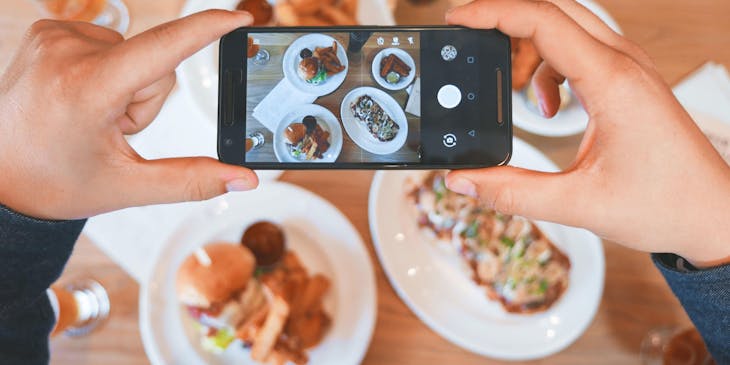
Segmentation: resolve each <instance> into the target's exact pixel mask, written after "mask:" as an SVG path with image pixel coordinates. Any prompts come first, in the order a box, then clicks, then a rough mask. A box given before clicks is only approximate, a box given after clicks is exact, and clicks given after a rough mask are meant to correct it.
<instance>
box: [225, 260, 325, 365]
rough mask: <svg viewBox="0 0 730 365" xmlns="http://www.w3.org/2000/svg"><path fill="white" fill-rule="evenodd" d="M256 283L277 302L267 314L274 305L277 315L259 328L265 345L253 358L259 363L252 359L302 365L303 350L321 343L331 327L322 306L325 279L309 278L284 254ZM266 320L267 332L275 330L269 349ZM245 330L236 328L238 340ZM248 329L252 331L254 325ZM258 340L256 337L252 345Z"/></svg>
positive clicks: (269, 314) (303, 358)
mask: <svg viewBox="0 0 730 365" xmlns="http://www.w3.org/2000/svg"><path fill="white" fill-rule="evenodd" d="M260 280H261V283H262V284H263V286H264V287H265V288H266V290H267V292H268V293H269V295H270V296H271V297H274V298H278V299H276V300H279V301H281V302H280V303H278V304H275V303H276V300H275V301H274V302H272V304H271V308H270V311H271V310H273V306H274V305H276V306H278V308H275V310H276V311H277V313H278V314H271V312H269V313H268V314H267V315H266V323H265V324H264V325H263V326H261V325H259V328H260V329H259V330H258V332H259V333H261V332H264V331H267V332H265V333H264V334H263V335H261V336H266V337H263V338H264V340H265V341H266V342H264V344H263V345H265V347H261V348H260V349H259V350H258V351H259V352H258V353H257V355H256V356H263V358H261V359H263V360H258V358H254V359H255V360H257V361H265V362H266V363H267V364H285V363H287V362H292V363H295V364H306V363H307V361H308V356H307V354H306V352H305V350H306V349H308V348H311V347H313V346H316V345H317V344H318V343H319V342H321V341H322V339H323V338H324V336H325V335H326V334H327V331H328V330H329V328H330V326H331V323H332V319H331V317H330V316H329V315H328V314H327V312H325V310H324V306H323V303H322V300H323V299H324V296H325V295H326V294H327V292H328V291H329V288H330V285H331V284H330V281H329V279H328V278H326V277H325V276H323V275H320V274H317V275H313V276H310V275H309V274H308V273H307V270H306V269H305V268H304V266H303V265H302V263H301V261H299V258H298V257H297V256H296V255H295V254H294V253H292V252H287V254H286V255H285V256H284V258H283V259H282V261H281V262H280V263H279V266H278V267H277V268H276V269H275V270H273V271H271V272H269V273H267V274H265V275H263V276H262V277H261V279H260ZM284 305H286V308H288V309H287V311H286V313H287V315H286V318H285V325H284V326H283V327H282V328H279V327H278V325H279V324H280V323H281V321H280V319H281V313H284V312H285V311H284ZM269 318H271V322H272V324H271V325H270V328H272V329H279V332H277V336H276V338H275V341H274V344H273V345H270V344H271V336H272V334H273V330H268V329H266V327H267V324H268V323H269ZM275 325H276V326H275ZM246 326H247V325H246V324H244V326H242V327H241V328H239V330H238V332H237V333H238V334H239V338H242V337H240V336H241V335H248V331H249V330H248V329H247V328H246ZM248 326H249V327H251V328H256V323H255V322H254V323H252V324H249V325H248ZM242 339H243V338H242ZM258 340H259V339H258V337H257V338H256V339H255V341H256V342H257V341H258ZM256 342H254V346H255V343H256ZM263 345H262V346H263ZM270 346H272V347H270ZM264 350H268V352H267V351H264Z"/></svg>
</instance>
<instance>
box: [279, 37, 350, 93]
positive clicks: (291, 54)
mask: <svg viewBox="0 0 730 365" xmlns="http://www.w3.org/2000/svg"><path fill="white" fill-rule="evenodd" d="M332 42H336V43H337V58H339V59H340V63H341V64H342V66H345V70H344V71H342V72H340V73H336V74H334V75H332V76H327V79H326V80H325V81H324V82H323V83H321V84H319V85H313V84H310V83H308V82H306V81H304V80H303V79H302V78H301V77H299V72H298V71H297V70H298V69H299V63H300V62H301V61H302V58H301V57H299V53H300V52H301V51H302V50H303V49H304V48H309V50H310V51H312V52H314V49H315V48H317V47H320V48H324V47H331V46H332ZM281 63H282V67H283V70H284V77H286V79H287V80H289V83H290V84H292V86H294V87H295V88H297V90H299V91H301V92H303V93H307V94H313V95H317V96H322V95H327V94H331V93H332V92H334V91H335V90H337V88H338V87H340V85H342V83H343V82H344V81H345V77H346V76H347V71H349V70H350V67H349V65H348V63H347V53H346V52H345V48H344V47H342V44H341V43H340V42H338V41H336V40H335V39H334V38H332V37H330V36H328V35H324V34H307V35H303V36H301V37H299V38H297V39H296V40H295V41H294V42H292V44H290V45H289V48H287V49H286V52H284V57H283V60H282V62H281Z"/></svg>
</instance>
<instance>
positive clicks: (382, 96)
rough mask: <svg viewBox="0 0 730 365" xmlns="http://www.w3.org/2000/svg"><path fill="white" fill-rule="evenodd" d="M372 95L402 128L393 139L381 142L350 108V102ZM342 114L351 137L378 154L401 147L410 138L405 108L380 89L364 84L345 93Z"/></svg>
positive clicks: (394, 150) (384, 153) (385, 153)
mask: <svg viewBox="0 0 730 365" xmlns="http://www.w3.org/2000/svg"><path fill="white" fill-rule="evenodd" d="M365 94H367V95H370V97H371V98H373V100H375V102H377V103H378V104H379V105H380V106H381V107H382V108H383V110H385V112H386V113H387V114H388V115H390V117H391V118H393V120H394V121H395V122H396V123H397V124H398V126H399V127H400V130H399V131H398V134H397V135H396V136H395V138H393V139H392V140H390V141H388V142H381V141H380V140H378V139H377V138H375V137H373V135H372V134H370V131H369V130H368V128H367V126H366V125H365V123H363V122H361V121H360V120H359V119H357V118H355V115H354V114H353V113H352V110H351V109H350V104H352V103H353V102H354V101H356V100H357V99H358V98H359V97H360V96H362V95H365ZM340 116H341V117H342V125H344V126H345V131H346V132H347V134H348V135H349V136H350V138H351V139H352V140H353V141H354V142H355V143H356V144H357V145H358V146H360V148H362V149H364V150H366V151H368V152H372V153H375V154H378V155H387V154H390V153H394V152H396V151H398V150H399V149H401V147H403V145H404V144H405V143H406V139H407V138H408V119H407V118H406V113H405V112H404V111H403V108H401V106H400V105H399V104H398V102H397V101H395V99H393V97H392V96H390V95H388V94H386V93H385V92H384V91H382V90H380V89H376V88H374V87H369V86H364V87H359V88H357V89H354V90H352V91H350V92H349V93H347V95H345V98H344V99H343V100H342V105H341V106H340Z"/></svg>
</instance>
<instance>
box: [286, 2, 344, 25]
mask: <svg viewBox="0 0 730 365" xmlns="http://www.w3.org/2000/svg"><path fill="white" fill-rule="evenodd" d="M357 2H358V0H280V1H278V2H277V3H276V5H274V13H275V14H276V19H277V23H278V24H279V25H282V26H308V27H314V26H333V25H357V24H358V22H357V19H356V17H357Z"/></svg>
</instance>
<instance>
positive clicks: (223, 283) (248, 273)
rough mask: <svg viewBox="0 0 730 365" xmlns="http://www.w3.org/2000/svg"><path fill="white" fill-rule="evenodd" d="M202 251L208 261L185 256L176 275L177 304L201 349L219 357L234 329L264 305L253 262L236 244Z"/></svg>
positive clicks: (229, 342) (230, 340) (220, 244)
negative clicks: (196, 332) (190, 323)
mask: <svg viewBox="0 0 730 365" xmlns="http://www.w3.org/2000/svg"><path fill="white" fill-rule="evenodd" d="M202 250H204V251H205V254H206V256H207V258H209V260H201V259H200V258H199V257H198V256H196V255H194V254H193V255H190V256H188V257H187V258H186V259H185V261H183V263H182V265H181V266H180V269H179V270H178V273H177V281H176V289H177V296H178V300H179V301H180V303H181V304H182V305H183V306H185V308H186V309H187V311H188V313H189V314H190V316H191V317H192V318H193V319H195V323H196V324H195V326H196V328H197V329H198V330H199V332H200V334H201V344H202V347H203V348H204V349H206V350H207V351H210V352H213V353H220V352H223V350H225V349H226V348H227V347H228V345H230V344H231V342H233V341H234V340H235V338H236V337H235V333H236V328H237V327H238V325H239V324H240V323H241V322H243V321H244V320H245V319H246V318H247V317H250V316H251V315H253V314H254V313H256V312H257V311H258V310H259V309H261V308H262V307H263V306H265V305H266V298H265V296H264V293H263V290H262V288H261V285H260V284H259V282H258V281H257V280H256V279H255V278H254V277H253V274H254V270H255V268H256V259H255V257H254V255H253V253H251V251H250V250H249V249H248V248H246V247H245V246H242V245H240V244H231V243H224V242H219V243H212V244H208V245H206V246H204V247H203V248H202Z"/></svg>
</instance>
